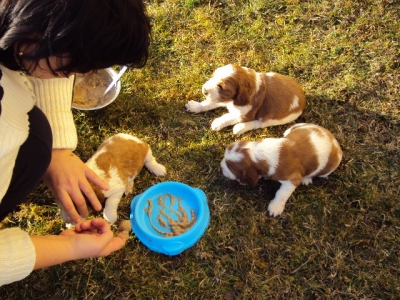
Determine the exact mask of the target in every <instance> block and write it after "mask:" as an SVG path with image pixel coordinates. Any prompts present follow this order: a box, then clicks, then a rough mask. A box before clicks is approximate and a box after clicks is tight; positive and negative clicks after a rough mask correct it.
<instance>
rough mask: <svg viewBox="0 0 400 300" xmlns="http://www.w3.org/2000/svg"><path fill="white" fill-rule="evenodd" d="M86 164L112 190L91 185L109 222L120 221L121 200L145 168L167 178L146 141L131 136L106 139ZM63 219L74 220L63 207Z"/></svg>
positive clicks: (120, 135) (119, 134)
mask: <svg viewBox="0 0 400 300" xmlns="http://www.w3.org/2000/svg"><path fill="white" fill-rule="evenodd" d="M86 165H87V166H88V167H89V168H90V169H92V170H93V171H94V172H95V173H96V174H97V175H98V176H99V177H101V178H102V179H103V180H104V181H105V182H106V183H107V184H108V187H109V190H108V191H103V190H101V189H100V188H99V187H97V186H95V185H92V187H93V190H94V191H95V193H96V195H97V198H98V199H99V201H100V202H102V203H104V201H105V207H104V210H103V216H104V218H105V219H106V220H107V221H109V222H110V223H115V222H116V221H117V219H118V215H117V209H118V204H119V202H120V200H121V197H122V196H123V195H124V193H125V195H129V194H130V193H131V192H132V189H133V180H134V179H135V178H136V176H137V175H138V174H139V172H140V171H141V170H142V168H143V166H145V167H146V168H147V169H148V170H149V171H150V172H152V173H153V174H155V175H156V176H164V175H165V174H166V169H165V167H164V166H163V165H161V164H159V163H157V161H156V159H155V158H154V156H153V154H152V151H151V149H150V147H149V145H147V144H146V143H145V142H143V141H142V140H140V139H139V138H137V137H134V136H132V135H129V134H124V133H118V134H116V135H113V136H111V137H110V138H108V139H106V140H105V141H104V142H103V143H102V144H101V145H100V146H99V148H98V149H97V151H96V152H95V154H94V155H93V156H92V157H91V158H90V159H89V160H88V161H87V162H86ZM61 217H62V218H63V220H64V221H66V222H67V223H70V222H71V220H70V219H69V216H68V215H67V213H66V212H65V211H64V210H63V208H62V206H61Z"/></svg>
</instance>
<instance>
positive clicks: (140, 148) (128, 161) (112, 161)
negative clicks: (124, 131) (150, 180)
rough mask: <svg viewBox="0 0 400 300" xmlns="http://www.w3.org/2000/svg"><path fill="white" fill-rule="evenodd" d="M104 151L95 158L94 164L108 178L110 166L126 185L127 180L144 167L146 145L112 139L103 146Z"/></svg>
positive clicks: (133, 141)
mask: <svg viewBox="0 0 400 300" xmlns="http://www.w3.org/2000/svg"><path fill="white" fill-rule="evenodd" d="M103 147H105V148H106V149H105V150H106V151H105V152H103V153H100V154H99V156H98V157H97V158H96V164H97V165H98V167H99V168H100V169H102V170H103V171H104V172H105V174H106V177H107V178H110V168H111V166H113V167H116V168H117V171H118V174H119V176H120V177H121V178H122V179H123V181H124V182H126V183H128V178H130V177H133V176H136V175H137V173H139V172H140V170H141V169H142V168H143V166H144V160H145V157H146V154H147V151H148V149H149V146H148V145H147V144H146V143H141V142H137V141H135V140H127V139H123V138H121V137H114V138H113V140H111V141H110V142H109V143H106V144H103V145H102V146H101V147H99V150H100V149H102V148H103Z"/></svg>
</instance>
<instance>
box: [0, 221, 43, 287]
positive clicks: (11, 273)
mask: <svg viewBox="0 0 400 300" xmlns="http://www.w3.org/2000/svg"><path fill="white" fill-rule="evenodd" d="M35 261H36V251H35V246H34V245H33V243H32V240H31V238H30V237H29V235H28V233H26V232H24V231H22V230H21V229H20V228H17V227H15V228H9V229H3V230H0V270H1V272H0V286H2V285H4V284H8V283H11V282H14V281H18V280H21V279H24V278H25V277H26V276H28V275H29V274H30V273H31V272H32V270H33V267H34V266H35Z"/></svg>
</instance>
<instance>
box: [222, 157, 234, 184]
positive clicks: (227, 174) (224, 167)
mask: <svg viewBox="0 0 400 300" xmlns="http://www.w3.org/2000/svg"><path fill="white" fill-rule="evenodd" d="M221 170H222V174H223V175H224V176H225V177H226V178H229V179H231V180H237V178H236V176H235V175H234V174H233V173H232V172H231V170H229V168H228V166H227V165H226V161H225V158H224V159H223V160H222V161H221Z"/></svg>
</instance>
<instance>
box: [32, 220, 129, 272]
mask: <svg viewBox="0 0 400 300" xmlns="http://www.w3.org/2000/svg"><path fill="white" fill-rule="evenodd" d="M31 240H32V242H33V245H34V247H35V252H36V261H35V265H34V269H35V270H36V269H41V268H45V267H49V266H54V265H57V264H60V263H64V262H67V261H72V260H78V259H84V258H90V257H103V256H107V255H109V254H111V253H113V252H115V251H117V250H119V249H121V248H122V247H123V246H124V245H125V243H126V241H127V237H123V236H117V237H114V235H113V232H112V231H111V228H110V225H109V224H108V222H107V221H106V220H104V219H93V220H86V221H83V222H81V223H78V224H77V225H76V227H75V230H64V231H63V232H62V233H61V234H60V235H48V236H31Z"/></svg>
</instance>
